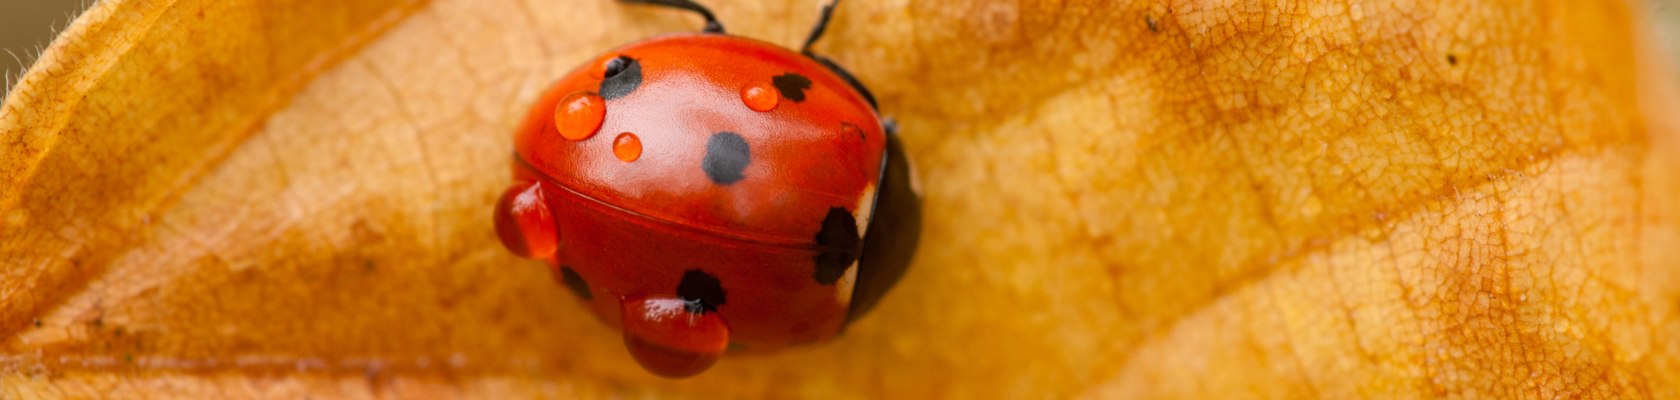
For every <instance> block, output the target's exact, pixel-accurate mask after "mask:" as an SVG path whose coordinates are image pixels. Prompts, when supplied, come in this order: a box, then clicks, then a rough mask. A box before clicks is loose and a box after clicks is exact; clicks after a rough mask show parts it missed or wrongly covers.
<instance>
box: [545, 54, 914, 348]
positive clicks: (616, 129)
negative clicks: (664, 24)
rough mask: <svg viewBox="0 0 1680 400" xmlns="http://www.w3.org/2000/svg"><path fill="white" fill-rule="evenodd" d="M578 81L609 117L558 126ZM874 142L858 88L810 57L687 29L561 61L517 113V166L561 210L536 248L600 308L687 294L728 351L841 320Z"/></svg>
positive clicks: (874, 161) (803, 334)
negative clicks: (549, 82) (717, 326)
mask: <svg viewBox="0 0 1680 400" xmlns="http://www.w3.org/2000/svg"><path fill="white" fill-rule="evenodd" d="M621 57H622V58H621ZM615 59H617V60H619V61H616V62H615V61H614V60H615ZM614 64H616V65H614ZM750 86H757V87H759V88H760V89H773V92H774V93H768V94H769V95H771V96H773V97H775V107H774V108H772V109H769V110H767V111H756V110H754V109H753V107H749V106H748V104H747V102H746V100H744V98H745V96H744V94H743V93H744V90H746V89H747V88H748V87H750ZM579 92H592V93H596V94H599V95H600V96H601V98H600V100H602V101H603V103H602V104H604V107H605V113H604V120H603V121H601V123H600V129H599V130H597V131H596V132H595V134H594V135H592V136H588V137H587V138H583V139H582V140H571V139H567V138H566V137H563V136H562V135H561V133H560V132H559V128H557V127H556V124H555V118H556V116H555V115H556V111H555V110H556V107H560V106H562V105H561V104H560V103H561V102H562V99H565V98H567V97H568V95H573V94H576V93H579ZM766 94H767V93H764V91H763V90H760V91H759V95H761V96H762V95H766ZM759 100H760V101H762V100H763V99H762V98H759ZM763 104H764V103H762V102H761V103H758V105H759V107H758V108H763V107H762V105H763ZM625 133H628V134H630V135H634V136H635V137H636V138H638V139H639V141H640V151H639V155H636V156H635V157H629V158H628V159H631V161H625V159H626V158H624V157H620V156H618V155H617V153H615V147H616V146H615V142H617V141H619V140H618V138H619V137H620V136H621V134H625ZM574 137H575V136H574ZM886 142H887V138H886V137H885V136H884V131H883V129H882V125H881V122H880V119H879V117H878V116H877V115H876V113H875V111H874V110H873V108H872V107H871V106H870V104H869V103H868V102H867V101H866V100H865V99H864V98H863V97H862V96H861V95H859V94H858V93H857V92H856V91H854V89H852V86H850V85H849V84H848V83H847V82H846V81H845V80H843V79H842V78H840V77H839V76H836V75H835V74H834V73H832V72H830V71H829V70H828V69H826V68H825V67H823V66H822V65H820V64H818V63H816V62H814V61H812V60H810V59H809V58H807V57H805V56H803V55H801V54H799V53H795V52H792V51H789V50H787V49H784V48H781V47H778V46H775V45H772V44H768V43H764V42H759V41H755V40H751V39H745V38H740V37H734V36H726V35H719V34H682V35H671V36H663V37H657V38H652V39H648V40H645V41H641V42H638V43H633V44H630V45H628V46H625V47H623V48H620V49H618V50H615V51H611V52H608V53H606V54H605V55H603V56H601V57H598V58H597V59H595V60H593V61H590V62H589V63H587V64H585V65H584V66H583V67H581V68H579V69H578V70H575V71H573V72H571V73H570V74H568V75H567V76H565V77H564V78H562V79H561V80H560V81H559V82H558V83H557V84H555V85H554V86H553V88H551V89H550V90H549V91H548V92H547V93H546V94H544V95H543V97H542V99H541V100H540V101H539V102H538V104H536V105H535V106H534V107H533V108H532V111H531V113H530V115H529V116H528V117H527V118H526V120H525V122H524V125H523V126H522V127H521V128H520V130H519V131H518V135H517V138H516V141H515V148H516V156H517V159H516V162H515V163H514V164H515V168H514V169H515V176H516V179H518V180H519V181H521V182H541V185H542V188H543V195H544V200H543V201H544V202H545V203H546V205H547V206H548V208H549V209H550V210H551V212H552V214H553V218H554V220H555V224H556V225H557V226H558V250H557V251H556V252H555V253H554V255H553V256H552V257H550V259H549V261H550V262H551V263H552V265H553V266H554V270H555V273H556V277H557V278H559V279H561V280H562V281H563V282H565V283H566V284H567V285H568V286H570V287H572V288H573V289H574V290H576V291H577V292H578V294H579V295H580V296H581V297H583V298H584V299H585V300H586V301H588V302H589V307H590V308H591V309H593V310H594V311H595V312H596V314H597V315H599V316H601V317H603V318H604V319H605V320H607V321H608V322H610V323H612V324H615V325H617V324H619V322H620V321H619V317H620V315H619V312H620V309H619V307H620V300H621V299H623V298H626V297H629V296H648V295H676V296H680V297H681V298H683V299H687V300H700V301H701V303H703V304H704V306H705V308H706V311H707V312H716V313H718V314H717V315H719V316H721V318H722V320H723V321H725V323H726V324H727V326H728V330H729V333H728V338H729V339H728V340H729V342H730V348H731V349H732V350H733V351H740V350H747V351H761V350H771V349H776V348H780V347H785V346H788V345H794V344H801V343H808V342H815V341H819V340H822V339H825V338H827V337H830V336H832V335H834V334H836V333H837V332H838V331H839V329H840V328H841V326H842V325H843V324H844V323H845V321H846V319H847V312H848V309H849V306H850V302H851V295H852V286H853V284H854V279H855V276H856V275H855V274H856V273H857V262H856V260H857V259H858V257H857V254H858V252H859V250H860V246H861V242H862V240H861V237H862V234H863V232H865V231H867V226H868V224H869V219H870V216H871V214H872V210H871V207H872V206H873V204H874V201H875V192H876V187H875V185H876V183H877V182H879V181H880V176H881V171H882V165H883V153H884V151H885V149H886V146H887V144H886ZM617 150H623V149H617Z"/></svg>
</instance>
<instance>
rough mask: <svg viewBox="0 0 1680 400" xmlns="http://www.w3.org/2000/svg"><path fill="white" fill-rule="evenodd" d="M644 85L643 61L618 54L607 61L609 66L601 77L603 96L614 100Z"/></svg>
mask: <svg viewBox="0 0 1680 400" xmlns="http://www.w3.org/2000/svg"><path fill="white" fill-rule="evenodd" d="M639 86H642V63H641V62H640V61H636V59H634V58H630V57H626V56H618V58H614V59H612V61H607V68H606V71H605V73H604V76H603V77H602V78H601V90H600V93H601V98H603V99H607V100H612V99H616V98H620V97H624V95H627V94H630V92H634V91H636V88H637V87H639Z"/></svg>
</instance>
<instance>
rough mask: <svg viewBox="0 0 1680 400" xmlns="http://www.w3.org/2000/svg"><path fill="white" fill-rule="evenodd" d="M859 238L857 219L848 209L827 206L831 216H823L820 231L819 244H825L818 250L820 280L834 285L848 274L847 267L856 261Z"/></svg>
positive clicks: (819, 281)
mask: <svg viewBox="0 0 1680 400" xmlns="http://www.w3.org/2000/svg"><path fill="white" fill-rule="evenodd" d="M859 242H860V240H858V226H857V219H856V218H855V217H852V214H851V213H848V212H846V209H844V208H840V207H834V208H830V209H828V216H826V217H823V222H822V231H820V232H817V245H818V246H821V247H823V250H822V252H821V253H817V258H816V261H817V272H816V275H815V278H816V279H817V283H821V284H824V285H833V284H834V282H836V281H839V280H840V276H841V275H845V274H846V268H850V267H851V266H852V262H853V261H857V249H858V244H859Z"/></svg>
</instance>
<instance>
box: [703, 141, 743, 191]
mask: <svg viewBox="0 0 1680 400" xmlns="http://www.w3.org/2000/svg"><path fill="white" fill-rule="evenodd" d="M751 163H752V154H751V152H749V151H748V150H747V139H743V138H741V135H737V134H735V132H718V133H715V134H712V138H711V139H709V140H706V158H705V159H704V160H701V161H700V168H701V169H704V170H706V177H708V178H712V182H717V183H718V184H719V185H728V184H731V183H735V182H739V181H740V180H741V179H743V178H746V175H745V174H744V173H745V172H746V170H747V164H751Z"/></svg>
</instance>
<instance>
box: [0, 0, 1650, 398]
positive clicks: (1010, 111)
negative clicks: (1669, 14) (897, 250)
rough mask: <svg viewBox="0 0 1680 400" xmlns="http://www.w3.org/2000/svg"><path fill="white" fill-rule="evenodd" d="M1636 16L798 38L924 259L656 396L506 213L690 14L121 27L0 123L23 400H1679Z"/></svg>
mask: <svg viewBox="0 0 1680 400" xmlns="http://www.w3.org/2000/svg"><path fill="white" fill-rule="evenodd" d="M709 3H713V5H714V6H715V8H716V9H717V11H718V12H719V14H720V16H721V17H722V19H723V20H724V21H725V22H726V23H727V24H728V25H729V27H730V28H731V29H732V30H733V31H734V32H735V33H738V34H743V35H746V36H752V37H758V38H763V39H767V40H771V41H774V42H778V43H783V44H790V45H791V44H794V43H796V42H797V41H798V40H799V39H800V38H802V37H803V35H804V33H805V31H806V29H808V24H809V23H810V21H813V20H814V18H815V17H816V11H817V4H815V2H814V1H793V2H779V3H758V2H727V1H710V2H709ZM1636 10H1639V8H1638V7H1637V6H1630V5H1624V4H1622V3H1620V2H1562V1H1559V2H1541V3H1539V4H1534V3H1523V4H1517V3H1516V2H1501V1H1483V2H1446V3H1442V4H1436V3H1433V2H1422V3H1415V2H1388V1H1380V0H1373V1H1353V2H1306V1H1278V2H1259V1H1257V2H1149V3H1130V2H1128V3H1115V2H1109V1H1098V0H1062V1H1048V0H1016V1H980V0H958V1H929V0H883V1H875V2H866V1H851V2H846V3H844V5H842V7H841V11H840V13H839V15H838V17H837V18H838V20H837V21H836V25H835V26H834V27H833V29H832V30H831V32H830V37H829V39H828V40H826V41H825V43H824V44H823V45H822V46H820V49H821V50H822V51H824V52H825V53H828V54H831V55H833V56H834V57H835V58H836V59H838V60H839V61H841V62H842V63H844V64H847V65H848V66H850V68H851V69H852V70H853V72H856V73H858V75H860V76H861V77H862V78H863V79H864V80H865V81H867V82H869V83H870V84H872V86H873V87H874V89H875V91H876V92H877V93H878V94H879V95H881V98H882V104H883V105H884V110H885V111H886V112H887V113H888V114H895V115H897V116H898V117H899V119H900V121H901V122H902V125H903V127H904V129H905V138H906V140H907V147H908V148H909V149H910V152H911V153H912V155H913V157H915V158H916V162H917V163H918V166H919V168H920V175H921V181H922V184H923V186H924V187H925V190H926V195H927V198H926V201H927V202H926V206H927V210H926V220H925V222H926V225H925V226H926V231H925V235H924V238H923V241H922V245H923V247H922V252H921V253H920V255H919V259H918V260H917V263H916V265H915V266H914V268H913V269H912V270H911V271H910V273H909V274H908V275H907V276H906V277H905V279H904V280H903V281H902V282H901V284H900V286H899V288H898V289H897V290H895V291H894V292H892V293H889V294H888V295H887V297H886V298H885V299H884V300H883V302H882V304H881V306H879V307H878V308H877V309H876V310H875V311H874V313H873V315H871V316H869V317H866V318H864V319H862V320H860V321H859V323H858V324H856V325H854V326H853V327H852V328H851V329H850V330H849V331H848V332H847V334H846V335H844V336H842V337H841V338H840V339H838V340H836V341H833V342H830V343H826V344H822V345H817V346H814V347H810V348H807V349H801V350H796V351H790V352H786V353H781V354H776V355H770V356H763V357H748V358H730V359H726V360H725V361H724V362H722V363H720V364H719V366H718V367H717V368H715V369H714V370H712V371H711V372H709V373H707V374H706V375H703V376H701V377H698V378H695V379H691V380H683V381H667V380H662V379H658V378H655V377H653V376H651V375H649V374H647V373H644V372H642V371H641V370H640V369H638V368H637V367H636V365H635V363H634V362H632V361H631V360H630V359H629V357H628V356H627V355H626V354H625V353H624V351H623V350H622V348H621V344H620V343H619V337H618V335H617V333H616V332H613V331H611V330H610V329H606V328H604V327H602V326H601V325H600V324H599V323H598V322H597V321H596V320H595V319H594V318H593V317H592V316H589V315H587V314H585V312H584V310H583V308H582V307H580V305H579V304H577V302H576V301H574V300H573V299H572V298H570V297H569V296H570V295H569V294H567V293H566V292H565V289H563V288H562V287H561V286H560V285H558V284H555V283H553V282H551V281H550V280H549V277H548V276H547V275H546V272H545V271H544V269H543V268H542V267H541V266H540V265H539V264H537V263H535V262H530V261H522V260H518V259H515V258H514V257H512V256H510V255H508V254H506V253H505V251H503V250H502V249H501V248H500V247H499V246H498V245H497V243H496V239H495V238H494V234H493V233H492V230H491V226H490V218H489V216H490V207H491V202H492V200H493V199H494V197H495V196H496V194H497V192H498V190H499V189H501V188H503V187H504V186H505V185H506V183H507V182H508V179H509V177H508V176H507V171H506V169H505V166H506V161H507V158H508V156H509V151H510V141H511V137H512V136H511V134H512V130H513V128H514V125H515V124H516V123H517V122H518V121H519V117H520V116H521V115H523V113H524V111H525V107H527V106H528V105H529V104H530V102H531V101H533V99H534V98H535V96H536V95H537V94H538V93H539V92H540V91H541V90H542V89H543V88H544V86H545V85H546V84H548V83H549V82H550V81H551V80H553V79H555V78H557V77H559V76H560V75H561V74H563V73H564V72H565V71H567V70H569V69H570V68H571V67H573V66H574V65H575V64H577V63H579V62H581V61H582V60H585V59H586V58H588V57H590V56H592V55H594V54H596V53H598V52H601V51H604V50H606V49H608V48H610V47H611V46H613V45H616V44H619V43H624V42H628V41H630V40H633V39H636V38H640V37H645V36H648V35H652V34H656V33H659V32H671V31H685V30H694V29H697V28H698V27H699V21H698V20H697V19H696V18H693V17H692V16H689V15H684V14H681V13H676V12H670V11H664V10H657V9H649V8H645V7H632V6H624V5H621V4H617V3H614V2H610V1H605V0H567V1H499V2H488V1H471V0H433V1H429V2H421V1H414V0H409V1H403V0H375V1H354V2H341V1H328V0H280V1H254V2H248V1H202V0H176V1H165V0H111V1H105V2H102V3H100V4H99V5H98V6H96V7H94V8H93V10H92V11H90V12H89V13H87V14H86V15H84V16H83V17H82V18H81V19H79V20H78V21H77V23H76V24H75V25H74V26H72V27H71V28H70V30H69V31H68V32H67V33H66V35H65V36H64V37H62V38H60V39H59V40H58V41H57V42H56V43H55V44H54V45H53V47H52V48H51V49H50V50H49V52H48V53H47V54H46V55H45V57H44V58H43V59H42V61H41V62H40V63H39V64H38V65H36V67H35V68H33V69H32V71H31V72H30V74H29V75H28V76H27V77H25V78H24V79H23V81H22V82H21V84H20V86H18V88H17V89H16V90H15V91H14V92H13V93H12V94H11V95H10V97H9V98H8V99H7V100H6V103H5V106H4V109H3V111H0V141H3V143H5V151H4V152H3V153H0V262H3V263H4V264H3V265H4V266H3V267H4V269H3V271H0V299H4V307H3V308H0V333H3V337H4V338H5V342H4V350H5V351H4V353H5V355H4V356H0V371H5V375H4V377H0V382H3V385H4V387H5V388H6V389H5V390H6V391H5V392H3V395H4V396H5V397H13V396H18V395H23V396H26V397H27V396H31V395H77V396H81V395H93V394H101V393H105V394H111V393H115V394H121V395H125V396H136V397H144V396H184V395H191V396H211V395H214V396H218V397H221V396H250V395H269V396H288V397H296V396H301V395H304V394H306V393H307V394H313V395H327V396H349V397H360V396H367V395H397V396H401V397H411V396H419V395H470V396H474V397H503V396H516V397H525V396H535V395H547V396H555V397H579V396H606V395H629V396H642V395H658V396H666V395H671V396H677V395H692V396H696V397H724V398H732V397H775V398H788V397H829V396H836V397H868V398H923V397H956V398H976V397H1006V398H1008V397H1040V396H1049V397H1064V396H1076V395H1085V396H1094V397H1163V398H1185V397H1208V398H1220V397H1229V395H1244V396H1254V397H1290V398H1294V397H1306V396H1324V397H1330V398H1347V397H1356V396H1377V397H1414V396H1435V395H1445V396H1453V397H1506V396H1517V397H1553V396H1568V397H1573V396H1582V397H1606V396H1612V395H1621V396H1628V397H1666V398H1674V397H1680V389H1677V388H1680V342H1677V341H1680V320H1677V319H1676V314H1675V311H1676V310H1675V308H1676V305H1680V265H1677V262H1676V261H1675V260H1676V259H1677V256H1680V225H1677V223H1680V208H1677V206H1676V205H1675V204H1677V203H1676V201H1677V200H1680V174H1677V172H1676V171H1680V169H1676V167H1677V166H1680V165H1677V162H1676V160H1677V159H1676V158H1674V157H1673V155H1674V150H1675V149H1676V147H1675V143H1674V138H1675V137H1676V136H1675V133H1676V127H1677V126H1680V124H1676V120H1675V118H1674V117H1671V116H1670V115H1669V114H1670V113H1671V112H1672V110H1673V105H1674V104H1676V103H1675V101H1674V99H1673V98H1672V97H1668V96H1670V95H1671V94H1670V93H1668V92H1666V91H1665V89H1667V88H1670V87H1671V86H1670V85H1669V82H1667V81H1666V80H1660V79H1654V78H1653V77H1655V76H1660V75H1661V74H1662V73H1663V72H1661V71H1660V70H1658V69H1655V68H1654V67H1653V65H1654V62H1653V61H1652V59H1651V58H1650V57H1649V55H1648V54H1645V53H1644V51H1645V50H1644V48H1645V47H1643V45H1642V44H1641V43H1642V42H1641V40H1642V39H1641V34H1640V32H1642V31H1640V30H1636V29H1638V27H1639V26H1640V21H1642V19H1641V18H1642V17H1641V16H1639V15H1637V14H1636V12H1635V11H1636ZM1630 27H1631V28H1630ZM1653 71H1656V72H1653Z"/></svg>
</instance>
